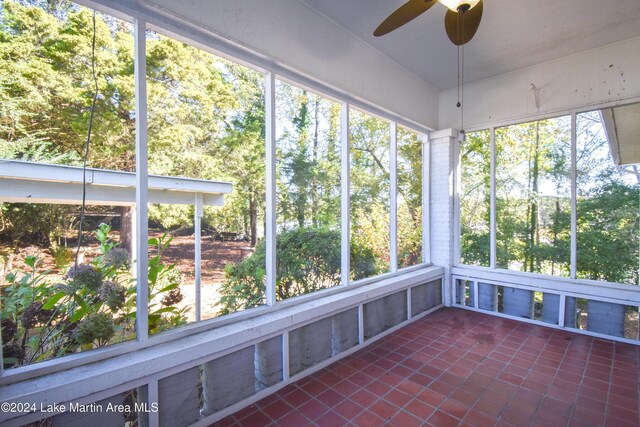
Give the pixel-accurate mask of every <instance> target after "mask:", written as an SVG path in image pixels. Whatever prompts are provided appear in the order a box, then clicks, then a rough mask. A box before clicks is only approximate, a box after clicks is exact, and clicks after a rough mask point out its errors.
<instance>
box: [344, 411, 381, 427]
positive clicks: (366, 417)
mask: <svg viewBox="0 0 640 427" xmlns="http://www.w3.org/2000/svg"><path fill="white" fill-rule="evenodd" d="M352 422H353V424H355V425H356V426H358V427H379V426H383V425H385V424H386V422H387V421H386V420H383V419H382V418H380V417H379V416H377V415H375V414H374V413H373V412H369V411H365V412H363V413H362V414H360V415H358V416H357V417H356V419H355V420H353V421H352Z"/></svg>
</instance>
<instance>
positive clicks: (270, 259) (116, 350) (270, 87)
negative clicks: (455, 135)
mask: <svg viewBox="0 0 640 427" xmlns="http://www.w3.org/2000/svg"><path fill="white" fill-rule="evenodd" d="M74 1H75V2H76V3H78V4H80V5H83V6H86V7H89V8H92V9H95V10H97V11H99V12H101V13H104V14H108V15H110V16H113V17H116V18H119V19H122V20H125V21H127V22H133V24H134V64H135V72H134V84H135V96H136V209H135V212H136V214H135V220H134V225H133V228H134V233H135V242H134V244H135V254H136V258H137V262H136V271H135V272H134V275H135V276H136V277H137V278H138V280H137V285H136V286H137V290H136V291H137V301H136V306H137V307H136V310H137V312H136V340H133V341H127V342H123V343H119V344H113V345H110V346H107V347H102V348H98V349H93V350H88V351H85V352H81V353H76V354H72V355H68V356H64V357H61V358H58V359H51V360H47V361H44V362H40V363H36V364H33V365H26V366H21V367H17V368H12V369H10V370H3V369H2V366H0V386H1V385H5V384H12V383H15V382H18V381H22V380H25V379H29V378H33V377H37V376H40V375H45V374H49V373H53V372H58V371H62V370H66V369H70V368H72V367H75V366H80V365H83V364H87V363H92V362H96V361H99V360H103V359H106V358H110V357H114V356H117V355H121V354H125V353H129V352H132V351H136V350H140V349H143V348H147V347H150V346H153V345H158V344H161V343H166V342H169V341H173V340H175V339H178V338H182V337H184V336H188V335H192V334H196V333H199V332H203V331H206V330H210V329H213V328H217V327H222V326H225V325H229V324H231V323H235V322H239V321H242V320H246V319H249V318H252V317H256V316H259V315H263V314H267V313H270V312H272V311H274V310H280V309H284V308H286V307H290V306H291V305H295V304H300V303H303V302H306V301H310V300H313V299H317V298H322V297H326V296H328V295H332V294H334V293H340V292H343V291H346V290H347V288H348V289H353V288H355V287H359V286H366V285H368V284H370V283H374V282H379V281H381V280H385V279H388V278H393V277H395V276H397V275H399V274H405V273H408V272H411V271H413V270H418V269H422V268H425V267H428V266H429V265H430V264H431V263H430V255H429V254H430V251H429V247H430V244H429V240H428V239H429V237H430V234H429V214H428V213H429V209H428V207H429V185H430V184H429V183H430V180H429V175H428V170H429V167H428V161H429V143H428V139H427V136H426V135H428V134H429V132H430V131H432V130H433V129H430V128H428V127H426V126H424V125H422V124H420V123H417V122H415V121H413V120H410V119H407V118H405V117H403V116H401V115H398V114H396V113H394V112H392V111H389V110H387V109H385V108H383V107H380V106H378V105H376V104H374V103H371V102H368V101H366V100H363V99H361V98H359V97H356V96H354V95H352V94H351V93H349V92H348V91H344V90H340V89H337V88H335V87H333V86H330V85H327V84H325V83H323V82H321V81H319V80H317V79H315V78H312V77H310V76H308V75H306V74H304V73H301V72H298V71H296V70H293V69H291V68H289V67H286V66H284V65H282V64H279V63H277V62H275V61H273V60H271V59H270V58H266V57H264V56H263V55H260V54H258V53H256V52H253V51H251V50H249V49H247V48H245V47H242V46H239V45H237V44H235V43H233V42H231V41H229V40H226V39H224V38H222V37H220V36H218V35H216V34H213V33H211V32H209V31H207V30H205V29H203V28H201V27H197V26H194V25H191V24H188V23H185V22H182V21H180V20H178V19H176V18H175V17H172V16H168V15H167V14H163V13H161V12H159V11H157V10H155V9H152V8H149V7H145V6H141V5H139V4H138V3H135V4H134V3H130V2H127V1H124V0H115V1H114V0H74ZM147 30H153V31H157V32H159V33H161V34H163V35H165V36H167V37H171V38H173V39H176V40H178V41H181V42H184V43H187V44H189V45H191V46H193V47H196V48H198V49H201V50H203V51H206V52H209V53H212V54H214V55H216V56H219V57H223V58H225V59H229V60H231V61H233V62H235V63H238V64H241V65H243V66H246V67H248V68H250V69H252V70H255V71H258V72H261V73H263V74H264V79H265V80H264V82H265V125H266V138H265V144H266V149H267V150H266V158H267V160H266V172H267V173H266V180H267V188H266V193H267V200H266V202H267V208H266V218H267V219H266V222H267V230H266V236H265V239H266V245H267V265H266V269H267V275H266V284H267V286H266V295H265V297H266V303H267V304H266V305H265V306H261V307H256V308H252V309H247V310H244V311H242V312H238V313H233V314H230V315H227V316H224V317H221V318H214V319H209V320H205V321H200V322H196V323H193V324H190V325H186V326H183V327H180V328H176V329H172V330H170V331H166V332H163V333H161V334H158V335H154V336H149V334H148V310H149V307H148V303H149V301H148V296H147V292H146V287H148V283H147V270H148V256H147V251H148V227H147V223H148V200H149V195H148V180H149V173H148V134H147V96H146V37H145V33H146V31H147ZM276 79H278V80H282V81H285V82H291V83H293V84H295V85H297V86H300V87H303V88H308V89H309V90H311V91H313V92H314V93H316V94H318V95H320V96H323V97H326V98H328V99H332V100H335V101H336V102H339V103H340V104H341V154H342V158H341V180H342V182H343V183H347V185H343V186H342V188H341V219H342V221H341V267H342V280H341V284H340V285H341V286H337V287H334V288H329V289H325V290H321V291H317V292H314V293H312V294H307V295H302V296H299V297H296V298H292V299H289V300H285V301H278V302H276V297H275V296H276V281H275V256H276V251H275V226H276V218H275V208H276V206H275V194H276V193H275V192H276V182H275V114H276V111H275V80H276ZM138 100H139V101H138ZM349 108H357V109H359V110H361V111H363V112H364V113H366V114H368V115H371V116H374V117H378V118H381V119H382V120H385V121H387V122H389V123H390V124H391V125H390V129H393V133H391V134H390V140H391V141H392V142H391V143H392V146H391V147H390V148H391V150H392V152H393V153H395V152H396V147H395V140H396V135H395V130H396V129H397V126H402V127H404V128H405V129H407V130H409V131H411V132H415V133H417V134H418V137H419V138H420V140H421V141H422V142H423V154H422V159H423V165H422V168H423V177H422V205H423V242H422V247H423V259H422V261H423V262H422V263H420V264H417V265H414V266H410V267H406V268H403V269H402V270H401V272H398V271H397V256H396V257H395V258H396V263H395V266H394V264H391V266H390V271H389V272H387V273H384V274H381V275H378V276H374V277H370V278H366V279H362V280H357V281H353V282H351V281H350V279H349V272H350V270H349V268H350V266H349V257H350V251H349V230H350V223H349V220H350V197H349V192H350V185H349V184H350V183H349V149H350V144H349V135H350V133H349ZM394 169H395V168H394ZM393 175H394V176H396V171H395V170H394V171H393ZM395 180H396V182H397V177H396V179H395ZM390 187H391V190H390V191H391V197H392V200H394V198H395V196H396V194H397V188H396V186H394V185H391V186H390ZM194 205H196V207H197V205H198V202H197V198H196V200H194ZM392 205H393V202H392ZM391 207H392V206H390V208H391ZM390 214H391V215H390V217H391V218H392V219H391V224H390V226H393V225H394V224H395V223H396V222H397V220H396V218H397V212H396V211H395V210H392V211H391V212H390ZM197 215H198V209H196V216H197ZM345 219H346V221H345ZM394 221H395V222H394ZM197 222H198V219H197V218H196V223H197ZM393 228H394V230H393V231H392V232H391V237H393V236H394V235H397V230H396V229H395V227H393ZM196 240H199V239H196ZM395 240H397V238H396V239H395ZM390 244H391V245H392V246H393V245H394V241H391V242H390ZM395 244H396V247H397V243H395ZM199 249H200V248H196V254H198V253H199ZM390 249H391V248H390ZM396 251H397V249H396ZM396 254H397V252H396ZM197 258H198V256H197V255H196V260H195V261H196V262H198V259H197ZM197 269H198V270H199V267H197ZM342 285H348V286H342ZM196 290H197V293H198V294H199V293H200V292H199V291H198V280H196ZM195 308H196V314H197V316H198V317H199V314H200V306H199V302H197V303H196V307H195ZM0 356H1V347H0Z"/></svg>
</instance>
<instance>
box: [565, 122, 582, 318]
mask: <svg viewBox="0 0 640 427" xmlns="http://www.w3.org/2000/svg"><path fill="white" fill-rule="evenodd" d="M576 126H577V118H576V113H575V112H573V113H571V255H570V256H571V261H570V267H569V269H570V273H569V277H571V278H572V279H575V278H576V277H577V274H578V271H577V270H578V235H577V233H578V216H577V215H578V214H577V209H578V206H577V203H578V202H577V200H578V187H577V185H578V184H577V182H576V180H577V176H578V153H577V151H578V141H577V129H576ZM563 307H564V306H563ZM562 320H563V321H564V316H563V317H562Z"/></svg>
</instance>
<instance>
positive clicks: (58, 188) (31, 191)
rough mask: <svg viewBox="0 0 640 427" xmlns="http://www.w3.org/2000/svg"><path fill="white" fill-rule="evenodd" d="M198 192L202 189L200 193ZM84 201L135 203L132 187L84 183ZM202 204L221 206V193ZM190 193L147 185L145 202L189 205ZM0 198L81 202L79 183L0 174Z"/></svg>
mask: <svg viewBox="0 0 640 427" xmlns="http://www.w3.org/2000/svg"><path fill="white" fill-rule="evenodd" d="M200 194H202V193H200ZM86 196H87V197H86V201H87V205H92V206H133V205H135V203H136V189H135V187H133V186H132V187H121V186H117V187H116V186H106V185H94V184H88V185H87V187H86ZM202 196H203V197H202V203H203V205H206V206H223V205H224V195H222V194H216V193H213V194H203V195H202ZM193 197H194V193H191V192H187V191H172V190H169V189H166V190H160V189H149V190H148V191H147V199H148V202H149V203H160V204H172V205H192V204H193ZM0 201H3V202H10V203H43V204H58V205H79V204H81V203H82V184H76V183H68V182H50V181H41V182H38V181H32V180H21V179H13V178H0Z"/></svg>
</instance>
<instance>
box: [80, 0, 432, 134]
mask: <svg viewBox="0 0 640 427" xmlns="http://www.w3.org/2000/svg"><path fill="white" fill-rule="evenodd" d="M76 1H77V3H80V4H82V5H85V6H87V7H91V8H94V9H96V10H99V11H101V12H104V13H108V14H110V15H113V16H116V17H118V18H121V19H125V20H131V18H138V19H142V20H144V21H146V22H148V23H149V28H151V29H153V30H156V31H158V32H161V33H162V34H165V35H167V36H169V37H172V38H174V39H176V40H179V41H181V42H184V43H187V44H189V45H192V46H194V47H196V48H198V49H201V50H204V51H207V52H210V53H213V54H214V55H218V56H221V57H224V58H227V59H230V60H232V61H234V62H238V63H240V64H243V65H245V66H247V67H249V68H252V69H255V70H259V71H263V72H265V71H271V72H273V73H275V74H278V75H279V76H282V77H283V78H285V79H287V80H289V81H291V82H293V83H296V84H298V85H301V86H304V87H309V88H311V89H313V90H314V91H316V92H317V93H320V94H322V96H325V97H327V98H332V99H335V100H341V101H345V102H348V103H349V104H351V105H353V106H356V107H358V108H361V109H363V110H366V111H368V112H370V113H372V114H374V115H377V116H380V117H382V118H384V119H386V120H389V121H395V122H397V123H399V124H401V125H402V126H405V127H407V128H410V129H415V130H416V131H418V132H424V133H426V132H430V131H431V130H432V129H430V128H429V127H427V126H424V125H423V124H421V123H418V122H416V121H413V120H411V119H407V118H405V117H403V116H400V115H398V114H396V113H394V112H392V111H390V110H388V109H386V108H384V107H380V106H378V105H376V104H374V103H372V102H369V101H366V100H364V99H362V98H361V97H359V96H355V95H353V94H352V93H350V92H349V91H346V90H342V89H339V88H337V87H335V86H331V85H328V84H326V83H324V82H322V81H320V80H318V79H317V78H315V77H313V76H311V75H309V74H306V73H303V72H300V71H297V70H294V69H292V68H290V67H287V66H285V65H283V64H281V63H280V62H279V61H277V60H275V59H271V58H268V57H266V56H264V55H262V54H260V53H258V52H255V51H253V50H251V49H249V48H247V47H246V46H242V45H240V44H238V43H234V42H233V41H231V40H227V39H225V38H224V37H222V36H220V35H218V34H215V33H213V32H211V31H208V30H206V29H205V28H202V26H199V25H196V24H193V23H190V22H187V21H184V20H180V19H179V18H177V17H176V16H175V13H174V12H165V11H163V10H161V9H159V8H157V7H156V8H154V7H152V6H150V5H149V4H145V3H146V2H137V1H131V0H76Z"/></svg>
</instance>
